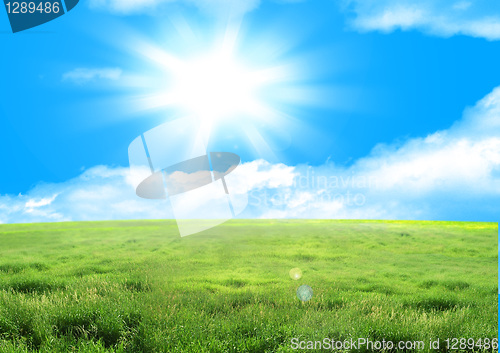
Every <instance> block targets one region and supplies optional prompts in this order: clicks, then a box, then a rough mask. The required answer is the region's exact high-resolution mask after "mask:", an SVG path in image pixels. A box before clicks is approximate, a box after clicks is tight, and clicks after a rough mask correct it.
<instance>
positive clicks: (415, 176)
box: [0, 87, 500, 223]
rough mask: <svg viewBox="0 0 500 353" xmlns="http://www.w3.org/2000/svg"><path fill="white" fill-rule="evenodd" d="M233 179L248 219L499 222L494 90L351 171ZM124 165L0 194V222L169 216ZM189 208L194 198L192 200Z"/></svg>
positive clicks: (498, 91)
mask: <svg viewBox="0 0 500 353" xmlns="http://www.w3.org/2000/svg"><path fill="white" fill-rule="evenodd" d="M233 173H235V175H234V176H233V177H232V178H233V179H232V183H231V187H232V190H231V191H230V192H234V193H236V194H242V193H247V194H248V195H249V205H248V207H247V209H246V211H245V212H244V213H243V214H242V216H243V217H246V218H326V219H394V220H423V219H427V220H458V221H465V220H470V221H494V222H496V221H498V205H499V204H500V87H497V88H495V89H494V90H493V91H492V92H491V93H490V94H489V95H487V96H486V97H485V98H483V99H482V100H480V101H479V102H477V104H476V105H475V106H473V107H469V108H467V109H465V111H464V114H463V117H462V118H461V119H459V120H458V121H457V122H456V123H455V124H454V125H453V126H451V127H450V128H449V129H447V130H443V131H437V132H435V133H432V134H429V135H428V136H424V137H421V138H413V139H409V140H407V141H406V142H405V143H403V144H399V145H395V144H393V145H389V144H380V145H378V146H375V147H374V149H373V150H372V152H371V153H370V154H369V155H368V156H366V157H365V158H362V159H359V160H358V161H356V162H355V163H354V164H353V165H352V166H350V167H347V168H346V167H341V166H336V165H335V164H333V163H326V164H324V165H321V166H316V167H311V166H307V165H299V166H287V165H284V164H271V163H269V162H266V161H264V160H256V161H252V162H248V163H244V164H242V165H240V166H239V167H238V168H237V169H236V170H235V171H234V172H233ZM134 185H136V183H135V180H134V178H133V177H132V175H131V173H130V172H129V169H128V168H124V167H108V166H97V167H93V168H90V169H88V170H86V171H85V172H83V173H82V174H81V175H79V176H78V177H76V178H74V179H72V180H69V181H67V182H63V183H59V184H40V185H38V186H36V187H35V188H33V189H32V190H30V191H28V192H27V193H26V194H24V195H18V196H9V195H4V196H2V195H0V223H31V222H54V221H90V220H120V219H166V218H173V213H172V209H171V206H170V203H169V202H168V201H151V200H143V199H140V198H138V197H137V196H136V195H135V192H134ZM192 202H193V208H195V205H196V200H192Z"/></svg>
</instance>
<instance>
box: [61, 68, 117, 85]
mask: <svg viewBox="0 0 500 353" xmlns="http://www.w3.org/2000/svg"><path fill="white" fill-rule="evenodd" d="M122 73H123V72H122V70H121V69H119V68H100V69H89V68H77V69H74V70H72V71H69V72H66V73H64V74H63V77H62V79H63V81H73V82H75V83H78V84H83V83H87V82H91V81H95V80H111V81H116V80H119V79H120V77H121V76H122Z"/></svg>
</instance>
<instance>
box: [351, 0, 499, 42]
mask: <svg viewBox="0 0 500 353" xmlns="http://www.w3.org/2000/svg"><path fill="white" fill-rule="evenodd" d="M343 4H344V6H345V8H346V9H347V10H348V11H352V12H353V13H354V14H355V17H354V18H353V19H352V22H351V24H352V26H353V27H354V28H356V29H358V30H360V31H362V32H365V31H382V32H386V33H389V32H393V31H395V30H398V29H400V30H403V31H406V30H412V29H416V30H420V31H423V32H424V33H428V34H432V35H437V36H442V37H451V36H453V35H466V36H471V37H477V38H485V39H487V40H499V39H500V3H499V2H491V1H463V0H437V1H436V0H418V1H417V0H344V2H343Z"/></svg>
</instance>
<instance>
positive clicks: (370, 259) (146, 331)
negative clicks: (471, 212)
mask: <svg viewBox="0 0 500 353" xmlns="http://www.w3.org/2000/svg"><path fill="white" fill-rule="evenodd" d="M0 244H1V246H0V352H25V351H40V352H68V351H71V352H73V351H74V352H166V353H170V352H258V353H260V352H291V351H294V350H293V349H292V347H291V340H292V339H293V338H298V339H300V340H304V341H309V340H312V341H316V340H323V338H332V339H340V340H344V339H350V338H355V339H357V338H361V337H364V338H368V339H372V340H382V339H385V340H391V341H393V342H398V341H406V340H411V341H424V342H426V349H425V350H424V351H427V344H428V342H429V339H437V338H440V339H441V340H444V339H446V338H452V337H457V338H461V337H464V338H474V339H476V340H477V339H479V338H482V339H484V338H490V339H491V338H496V337H498V285H497V280H498V270H497V268H498V267H497V265H498V245H497V244H498V225H497V224H496V223H453V222H385V221H380V222H378V221H313V220H311V221H264V220H263V221H254V220H241V221H240V220H233V221H230V222H228V223H226V224H224V225H222V226H220V227H217V228H215V229H211V230H208V231H206V232H204V233H201V234H197V235H192V236H189V237H186V238H180V236H179V235H178V231H177V227H176V225H175V222H174V221H127V222H97V223H95V222H88V223H60V224H32V225H1V226H0ZM295 267H298V268H300V269H301V270H302V272H303V276H302V278H301V279H300V280H297V281H295V280H292V279H291V278H290V276H289V274H288V272H289V270H290V269H292V268H295ZM302 284H308V285H310V286H311V287H312V289H313V290H314V296H313V298H312V299H311V300H310V301H309V302H305V303H302V302H301V301H300V300H298V298H297V297H296V294H295V292H296V290H297V288H298V287H299V286H300V285H302ZM440 350H441V351H446V347H445V345H444V344H442V345H441V349H440ZM477 350H480V349H479V348H478V349H477ZM353 351H371V350H370V349H365V348H363V349H361V348H358V349H356V350H353ZM464 351H471V349H466V350H464ZM490 351H491V350H490Z"/></svg>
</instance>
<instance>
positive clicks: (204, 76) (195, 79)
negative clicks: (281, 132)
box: [170, 53, 262, 122]
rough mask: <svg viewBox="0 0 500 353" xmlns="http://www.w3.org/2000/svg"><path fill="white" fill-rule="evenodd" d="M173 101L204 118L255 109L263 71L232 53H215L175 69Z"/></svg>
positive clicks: (213, 118) (215, 117) (172, 90)
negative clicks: (246, 63)
mask: <svg viewBox="0 0 500 353" xmlns="http://www.w3.org/2000/svg"><path fill="white" fill-rule="evenodd" d="M173 76H174V83H173V86H172V88H171V92H170V94H171V98H172V103H173V104H174V105H177V106H179V107H181V108H182V109H183V110H186V111H188V112H190V113H194V114H195V115H197V116H198V117H200V118H201V119H203V120H208V121H212V122H214V121H218V120H221V119H224V118H226V117H228V116H235V115H238V114H242V113H245V114H247V113H251V112H253V111H255V110H256V109H257V108H258V106H259V103H258V100H257V98H256V94H257V91H258V89H259V86H260V84H261V83H262V82H259V75H258V74H256V73H255V72H252V71H251V70H249V69H247V68H245V67H243V66H242V65H240V64H238V63H237V62H236V61H235V60H234V59H233V58H232V57H231V56H230V55H228V54H223V53H212V54H210V55H207V56H204V57H201V58H198V59H195V60H193V61H189V62H186V63H185V64H184V65H182V66H181V67H180V68H179V69H178V70H176V72H173Z"/></svg>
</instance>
